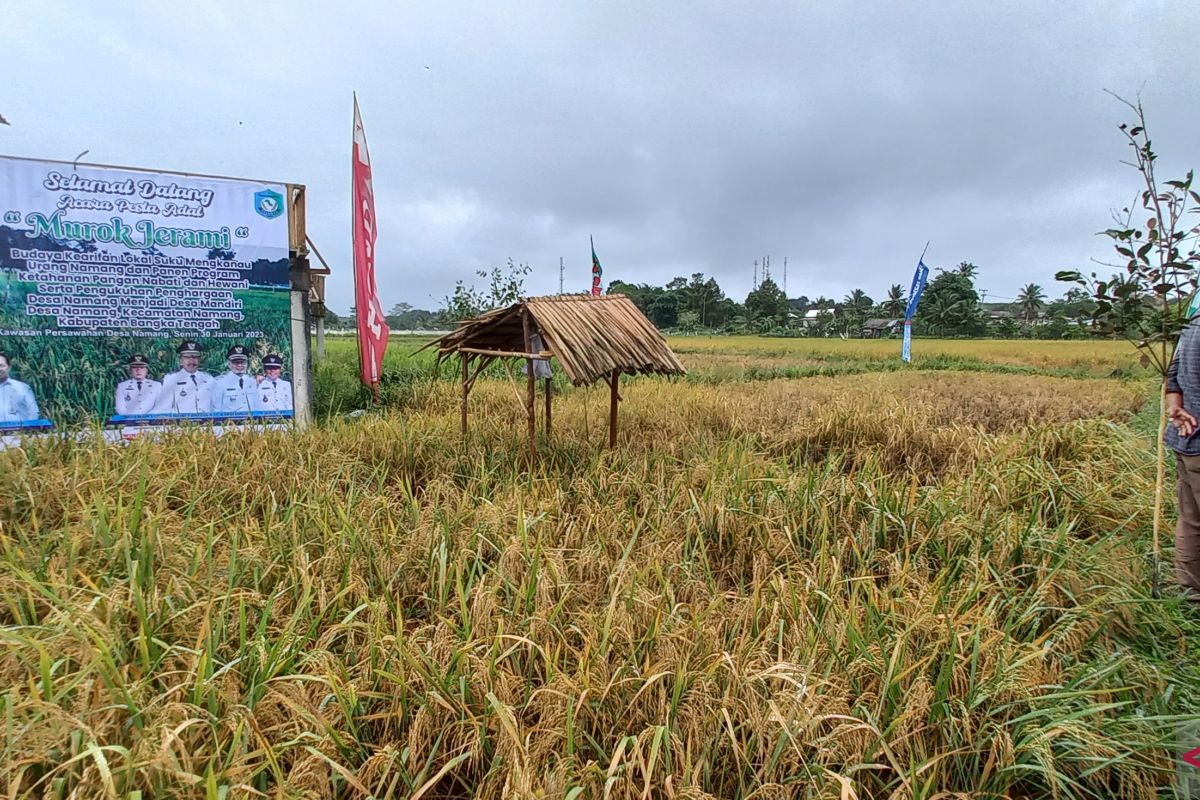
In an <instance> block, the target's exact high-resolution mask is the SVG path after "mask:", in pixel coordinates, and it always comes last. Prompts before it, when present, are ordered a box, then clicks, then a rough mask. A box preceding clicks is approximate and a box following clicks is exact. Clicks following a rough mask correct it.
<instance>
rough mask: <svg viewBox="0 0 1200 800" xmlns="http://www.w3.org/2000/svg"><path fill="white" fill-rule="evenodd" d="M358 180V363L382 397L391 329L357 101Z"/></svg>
mask: <svg viewBox="0 0 1200 800" xmlns="http://www.w3.org/2000/svg"><path fill="white" fill-rule="evenodd" d="M351 172H352V173H353V180H354V210H353V214H352V218H353V223H354V307H355V315H356V316H357V317H358V361H359V365H360V367H361V369H362V381H363V383H366V384H369V385H370V386H371V387H372V388H374V389H375V393H376V396H378V394H379V375H380V373H381V372H382V371H383V352H384V350H386V349H387V342H388V327H387V321H386V320H385V319H384V316H383V306H382V305H380V303H379V291H378V289H376V286H375V239H376V238H377V237H378V235H379V232H378V229H377V227H376V224H375V190H374V189H373V188H372V187H371V155H370V153H368V152H367V135H366V133H365V132H364V131H363V124H362V117H361V116H359V113H358V97H357V96H355V98H354V155H353V158H352V159H351Z"/></svg>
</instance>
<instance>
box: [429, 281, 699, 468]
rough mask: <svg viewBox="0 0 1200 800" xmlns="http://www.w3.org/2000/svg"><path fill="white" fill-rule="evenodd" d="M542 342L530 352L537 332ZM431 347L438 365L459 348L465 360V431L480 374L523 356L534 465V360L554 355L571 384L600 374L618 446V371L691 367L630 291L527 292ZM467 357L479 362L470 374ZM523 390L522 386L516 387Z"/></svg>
mask: <svg viewBox="0 0 1200 800" xmlns="http://www.w3.org/2000/svg"><path fill="white" fill-rule="evenodd" d="M534 331H537V333H538V337H539V338H540V339H541V341H542V342H543V347H542V348H541V350H542V352H537V353H535V352H534V351H533V333H534ZM425 346H426V347H437V351H438V358H437V360H438V363H441V362H442V361H444V360H446V359H447V358H449V357H450V356H451V355H453V354H455V353H457V354H459V355H460V356H461V357H462V358H463V369H462V373H463V408H462V420H463V424H462V427H463V433H464V434H465V433H466V430H467V423H466V419H467V400H466V398H467V393H468V392H469V391H470V388H471V384H472V383H473V382H474V380H475V378H477V377H478V376H479V373H480V372H481V371H482V370H483V368H484V367H486V366H487V365H488V364H490V363H491V362H492V361H493V360H495V359H498V358H519V359H522V360H524V361H525V369H526V378H525V380H526V384H525V397H524V398H523V399H522V400H521V402H522V404H523V405H524V406H525V420H526V424H527V427H528V431H529V454H530V463H532V462H533V459H534V458H536V455H537V405H536V404H537V374H536V371H535V370H534V363H535V360H537V359H545V358H547V357H550V358H553V359H555V360H556V361H557V362H558V364H559V366H560V367H561V368H562V370H563V372H564V373H566V376H567V378H568V379H570V381H571V383H572V385H574V386H587V385H590V384H593V383H595V382H596V381H600V380H603V381H605V382H606V383H608V385H609V389H610V394H609V398H610V407H609V425H608V443H609V447H615V446H616V444H617V405H618V403H619V402H620V400H621V393H620V385H621V373H622V372H624V373H626V374H628V375H639V374H640V375H647V374H655V375H685V374H687V370H685V369H684V368H683V364H681V363H680V362H679V359H678V358H676V357H675V354H674V353H672V352H671V348H670V347H668V346H667V341H666V339H664V338H663V335H662V334H661V333H659V332H658V329H657V328H655V327H654V324H653V323H651V322H650V320H648V319H646V315H645V314H643V313H642V312H641V311H639V310H638V308H637V306H635V305H634V304H633V301H632V300H630V299H629V298H628V297H626V296H624V295H620V294H610V295H605V296H603V297H592V296H591V295H557V296H552V297H530V298H527V299H525V300H522V301H521V302H519V303H515V304H513V305H511V306H507V307H504V308H494V309H492V310H491V311H488V312H486V313H484V314H481V315H479V316H478V317H475V318H474V319H470V320H466V321H465V322H461V323H459V325H458V327H457V328H455V329H454V330H453V331H451V332H450V333H448V334H446V335H445V336H443V337H441V338H440V339H435V340H434V341H432V342H430V343H429V344H427V345H425ZM467 358H475V359H476V361H477V362H478V363H477V365H476V367H475V369H474V370H473V371H471V372H470V374H469V375H468V370H467V366H466V362H467ZM518 396H519V390H518ZM552 397H553V384H552V382H551V379H550V378H547V379H546V434H547V437H549V434H550V432H551V426H552V421H551V420H552V416H551V409H552V407H553V404H552Z"/></svg>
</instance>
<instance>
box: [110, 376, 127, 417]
mask: <svg viewBox="0 0 1200 800" xmlns="http://www.w3.org/2000/svg"><path fill="white" fill-rule="evenodd" d="M122 383H123V381H122ZM113 405H114V406H115V407H116V409H117V414H121V415H123V414H124V413H125V411H126V410H127V408H126V405H125V397H124V395H122V394H121V384H120V383H118V384H117V391H116V396H115V397H113Z"/></svg>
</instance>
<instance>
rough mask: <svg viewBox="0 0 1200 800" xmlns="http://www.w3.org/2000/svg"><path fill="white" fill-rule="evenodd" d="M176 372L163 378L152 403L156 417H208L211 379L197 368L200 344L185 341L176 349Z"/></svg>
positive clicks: (210, 403) (198, 365) (210, 401)
mask: <svg viewBox="0 0 1200 800" xmlns="http://www.w3.org/2000/svg"><path fill="white" fill-rule="evenodd" d="M175 352H176V353H178V354H179V370H178V371H177V372H172V373H170V374H168V375H166V376H164V377H163V381H162V382H163V385H162V391H160V392H159V395H158V402H156V403H155V404H154V413H156V414H207V413H208V412H209V411H210V410H211V405H212V400H211V392H212V383H213V377H212V375H209V374H208V373H207V372H203V371H201V369H200V345H199V344H197V343H196V342H195V341H193V340H191V339H188V340H186V341H183V342H180V344H179V346H178V347H176V348H175Z"/></svg>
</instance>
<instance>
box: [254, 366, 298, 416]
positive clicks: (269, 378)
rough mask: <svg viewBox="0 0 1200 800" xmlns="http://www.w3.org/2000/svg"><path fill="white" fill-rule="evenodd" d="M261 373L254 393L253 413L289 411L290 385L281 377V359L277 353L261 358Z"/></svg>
mask: <svg viewBox="0 0 1200 800" xmlns="http://www.w3.org/2000/svg"><path fill="white" fill-rule="evenodd" d="M262 365H263V372H265V373H266V375H264V376H263V377H261V378H259V379H258V388H257V389H256V390H255V392H254V402H255V406H254V410H255V411H291V410H292V384H291V382H290V381H285V380H284V379H283V378H282V377H281V376H282V375H283V359H282V358H281V357H280V356H279V355H278V354H277V353H271V354H269V355H267V356H264V357H263V360H262Z"/></svg>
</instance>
